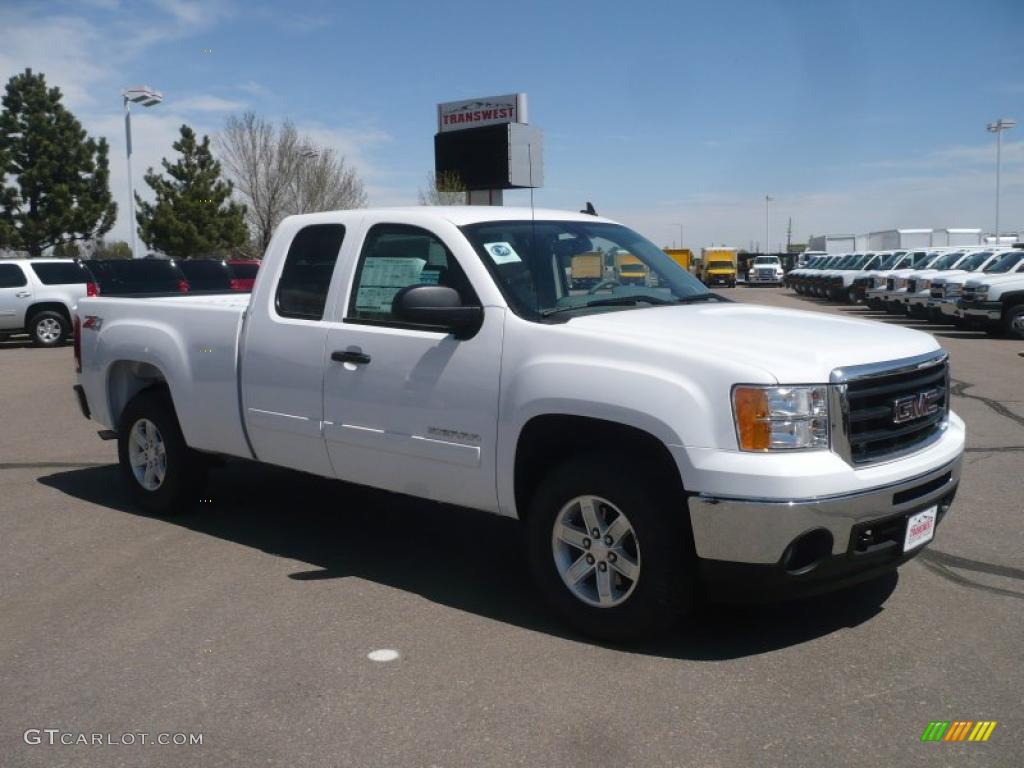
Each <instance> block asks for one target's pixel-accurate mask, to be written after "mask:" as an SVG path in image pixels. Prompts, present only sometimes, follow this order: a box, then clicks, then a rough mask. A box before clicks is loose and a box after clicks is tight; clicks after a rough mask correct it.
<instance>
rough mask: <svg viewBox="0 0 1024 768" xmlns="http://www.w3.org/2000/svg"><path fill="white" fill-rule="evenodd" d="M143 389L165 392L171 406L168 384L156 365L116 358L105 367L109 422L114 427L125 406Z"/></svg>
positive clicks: (172, 399) (172, 398) (172, 400)
mask: <svg viewBox="0 0 1024 768" xmlns="http://www.w3.org/2000/svg"><path fill="white" fill-rule="evenodd" d="M145 390H161V391H164V392H166V393H167V396H168V398H170V400H171V405H172V407H173V404H174V397H173V396H172V395H171V388H170V384H169V383H168V381H167V377H166V376H165V375H164V373H163V371H161V370H160V369H159V368H158V367H157V366H155V365H153V364H152V363H146V362H141V361H138V360H117V361H115V362H114V363H112V364H111V365H110V367H109V368H108V369H107V387H106V391H107V407H108V409H109V411H108V412H109V414H110V423H111V424H112V425H114V426H115V427H116V425H117V424H118V422H119V421H120V420H121V414H122V413H124V409H125V406H127V405H128V403H130V402H131V401H132V398H134V397H135V396H136V395H138V394H139V393H140V392H143V391H145ZM175 413H177V409H175Z"/></svg>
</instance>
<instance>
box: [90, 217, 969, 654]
mask: <svg viewBox="0 0 1024 768" xmlns="http://www.w3.org/2000/svg"><path fill="white" fill-rule="evenodd" d="M597 251H600V252H603V253H609V252H617V251H624V252H627V253H630V254H632V255H634V256H636V258H637V259H639V260H640V261H641V262H642V263H643V266H644V268H645V270H646V271H647V272H648V273H649V274H650V275H651V277H652V281H651V283H652V284H650V285H643V286H634V285H622V284H621V283H620V282H617V281H615V280H614V279H612V280H608V281H605V283H604V284H602V285H601V286H599V287H598V288H597V289H595V290H591V291H590V292H586V293H581V292H579V291H574V290H572V287H571V285H570V284H569V275H570V274H571V269H570V267H571V261H572V258H573V256H575V255H577V254H582V253H593V252H597ZM77 325H78V327H79V331H78V334H77V336H76V357H77V365H78V366H79V374H78V379H79V384H78V385H77V386H76V390H77V393H78V396H79V401H80V404H81V406H82V409H83V412H84V413H85V414H86V415H87V416H89V417H91V418H92V419H94V420H95V421H96V422H97V423H98V424H99V425H100V426H101V427H102V428H104V430H107V431H108V432H109V431H112V432H116V437H117V440H118V452H119V458H120V464H121V471H122V474H123V477H124V480H125V482H126V483H127V484H128V485H129V486H130V487H131V489H132V493H133V494H134V497H135V499H136V501H137V503H138V504H139V505H140V506H142V507H143V508H145V509H148V510H150V511H153V512H158V513H170V512H174V511H176V510H180V509H183V508H187V507H191V506H193V505H194V502H195V501H196V499H197V497H198V495H199V494H200V487H201V484H202V482H203V477H204V472H205V471H206V470H207V468H208V466H209V461H208V458H209V457H210V456H216V455H222V456H223V455H227V456H236V457H242V458H245V459H251V460H255V461H262V462H268V463H271V464H276V465H281V466H285V467H292V468H295V469H299V470H303V471H305V472H309V473H313V474H316V475H322V476H324V477H330V478H339V479H341V480H345V481H349V482H353V483H360V484H365V485H369V486H374V487H377V488H382V489H385V490H388V491H397V492H401V493H405V494H411V495H414V496H418V497H422V498H427V499H434V500H437V501H441V502H447V503H450V504H455V505H461V506H463V507H470V508H475V509H479V510H483V511H486V512H491V513H495V514H499V515H507V516H510V517H513V518H517V519H519V520H521V521H522V522H523V524H524V525H525V527H526V531H527V537H526V541H527V544H526V550H525V553H524V565H525V564H528V566H529V568H530V570H531V571H532V573H533V575H534V577H535V579H536V581H537V583H538V584H539V585H540V592H541V594H542V595H543V596H544V597H545V599H546V600H547V601H548V602H549V603H550V604H551V605H552V606H553V607H554V608H555V610H556V611H557V612H558V613H559V614H560V615H561V616H562V617H564V618H565V619H566V620H567V621H568V622H570V623H571V624H573V625H574V626H575V627H577V628H579V629H581V630H583V631H586V632H589V633H592V634H595V635H598V636H602V637H609V638H621V637H627V636H632V635H638V634H644V633H647V632H649V631H651V630H652V629H654V628H656V627H657V626H659V625H661V624H663V623H664V622H667V621H669V620H671V619H672V618H673V617H675V616H677V615H679V614H681V613H685V611H686V609H687V608H688V607H689V606H690V605H692V604H693V602H694V601H695V600H696V599H697V597H698V596H701V595H707V596H709V597H712V598H719V599H744V600H745V599H750V598H751V597H752V596H753V595H755V594H758V593H760V594H762V595H765V596H776V597H777V596H781V597H789V596H796V595H801V594H809V593H812V592H819V591H823V590H829V589H834V588H837V587H839V586H842V585H845V584H849V583H853V582H856V581H859V580H864V579H867V578H871V577H873V576H875V575H877V574H880V573H884V572H886V571H889V570H891V569H893V568H895V567H896V566H897V565H899V564H900V563H902V562H904V561H906V560H907V559H909V558H911V557H913V556H914V555H915V554H917V553H918V552H920V551H921V549H922V547H923V546H925V545H926V544H927V543H928V541H930V540H931V538H932V536H933V535H934V532H935V529H936V526H937V525H938V524H939V523H940V522H941V520H942V518H943V516H944V515H945V514H946V512H947V511H948V510H949V508H950V505H951V503H952V501H953V496H954V494H955V493H956V489H957V486H958V482H959V478H960V467H961V460H962V455H963V450H964V424H963V422H962V421H961V420H960V419H959V418H958V417H957V416H956V415H955V414H954V413H952V412H951V411H950V409H949V402H950V397H949V365H948V360H947V357H946V354H945V353H944V352H943V350H942V349H941V348H940V347H939V346H938V344H937V343H936V342H935V341H934V339H933V338H932V337H931V336H929V335H927V334H923V333H920V332H917V331H911V330H907V329H904V328H897V327H893V326H889V325H884V324H881V323H875V322H870V321H862V320H852V319H847V318H841V317H835V316H831V315H821V314H808V313H805V312H798V311H792V310H782V309H772V308H768V307H759V306H750V305H745V304H740V303H736V302H732V301H729V300H728V299H725V298H723V297H720V296H717V295H715V294H713V293H711V292H710V291H708V290H707V289H706V288H705V287H704V286H703V285H701V284H700V283H699V282H698V281H697V280H696V279H695V278H694V277H692V276H691V275H689V274H688V273H687V272H685V271H684V270H683V269H681V268H680V267H679V265H678V264H676V263H675V262H674V261H673V260H672V259H671V258H670V257H669V256H668V255H666V254H665V253H664V252H662V251H661V250H659V249H658V248H657V247H656V246H655V245H653V244H652V243H650V242H648V241H647V240H645V239H644V238H643V237H641V236H640V235H638V234H636V233H635V232H633V231H631V230H630V229H628V228H626V227H624V226H621V225H619V224H616V223H615V222H612V221H609V220H607V219H602V218H598V217H594V216H590V215H583V214H575V213H567V212H561V211H543V210H538V211H535V212H532V211H530V210H529V209H516V208H489V207H468V208H460V207H452V208H437V209H434V208H414V209H390V210H388V209H381V210H354V211H343V212H328V213H318V214H307V215H302V216H293V217H290V218H288V219H285V221H284V222H283V223H282V224H281V225H280V226H279V227H278V230H277V232H276V233H275V235H274V237H273V239H272V241H271V243H270V245H269V247H268V250H267V253H266V257H265V259H264V261H263V265H262V267H261V269H260V271H259V274H258V276H257V278H256V284H255V287H254V289H253V292H252V295H251V297H250V296H243V295H237V294H236V295H224V296H180V297H158V298H148V299H147V298H104V297H102V296H100V297H98V298H88V299H83V300H82V301H81V302H80V303H79V307H78V320H77ZM751 328H756V329H757V330H758V333H756V334H752V333H751V332H750V329H751ZM108 436H110V435H109V433H108ZM341 498H343V496H339V499H341ZM339 513H343V505H342V503H341V502H340V501H339ZM480 545H481V546H486V545H487V543H486V542H480ZM510 578H518V574H510Z"/></svg>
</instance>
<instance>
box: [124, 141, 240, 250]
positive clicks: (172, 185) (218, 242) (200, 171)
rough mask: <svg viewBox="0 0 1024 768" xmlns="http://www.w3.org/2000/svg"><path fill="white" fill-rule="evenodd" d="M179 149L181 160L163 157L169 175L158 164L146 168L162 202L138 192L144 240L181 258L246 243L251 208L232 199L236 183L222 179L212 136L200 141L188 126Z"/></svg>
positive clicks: (177, 142) (147, 181) (139, 218)
mask: <svg viewBox="0 0 1024 768" xmlns="http://www.w3.org/2000/svg"><path fill="white" fill-rule="evenodd" d="M174 149H175V150H176V151H177V152H179V153H180V154H181V157H180V158H178V160H177V162H175V163H171V162H170V161H168V160H167V159H166V158H164V160H163V167H164V171H166V173H167V176H168V177H169V178H167V177H165V176H164V175H163V174H160V173H156V172H154V171H153V169H152V168H150V169H149V170H148V171H147V172H146V176H145V179H146V183H147V184H149V186H150V187H151V188H152V189H153V192H154V193H155V196H156V200H155V201H154V202H152V203H148V202H145V201H143V200H142V198H141V197H139V196H138V195H136V196H135V203H136V206H137V207H138V214H137V216H136V218H137V220H138V222H139V234H140V236H141V237H142V240H143V242H145V243H146V245H147V246H149V247H150V248H152V249H154V250H157V251H161V252H162V253H166V254H167V255H168V256H172V257H174V258H178V259H181V258H185V259H188V258H194V257H195V258H200V257H204V256H210V255H215V254H225V253H228V252H231V251H234V250H235V249H237V248H239V247H241V246H243V245H244V244H245V243H246V242H247V241H248V239H249V233H248V230H247V229H246V226H245V206H244V205H239V204H238V203H235V202H232V201H231V199H230V198H231V190H232V186H231V182H229V181H224V180H223V179H222V178H221V175H220V163H218V162H217V161H216V160H214V159H213V155H212V154H211V153H210V139H209V137H208V136H203V140H202V142H197V141H196V134H195V131H193V130H192V129H191V128H189V127H188V126H187V125H183V126H181V138H180V139H178V140H177V141H176V142H174Z"/></svg>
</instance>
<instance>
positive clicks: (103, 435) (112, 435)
mask: <svg viewBox="0 0 1024 768" xmlns="http://www.w3.org/2000/svg"><path fill="white" fill-rule="evenodd" d="M96 434H97V435H99V436H100V440H117V432H115V431H114V430H112V429H101V430H100V431H99V432H97V433H96Z"/></svg>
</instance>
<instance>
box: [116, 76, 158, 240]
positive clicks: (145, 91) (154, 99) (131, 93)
mask: <svg viewBox="0 0 1024 768" xmlns="http://www.w3.org/2000/svg"><path fill="white" fill-rule="evenodd" d="M121 96H122V97H123V98H124V140H125V154H126V155H127V157H128V212H129V216H130V217H131V218H129V220H128V227H129V229H130V230H131V235H132V237H131V241H132V242H131V246H132V258H133V259H134V258H136V254H135V185H134V183H133V181H132V113H131V109H130V108H129V107H130V105H131V104H132V103H135V104H141V105H142V106H144V107H152V106H155V105H157V104H159V103H160V102H161V101H163V100H164V95H163V94H162V93H160V91H154V90H153V89H152V88H150V87H149V86H148V85H136V86H134V87H132V88H125V89H124V90H123V91H121Z"/></svg>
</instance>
